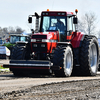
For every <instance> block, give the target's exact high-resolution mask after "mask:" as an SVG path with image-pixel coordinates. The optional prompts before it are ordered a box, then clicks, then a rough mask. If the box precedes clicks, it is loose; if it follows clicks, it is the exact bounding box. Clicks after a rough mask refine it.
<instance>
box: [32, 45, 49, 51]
mask: <svg viewBox="0 0 100 100" xmlns="http://www.w3.org/2000/svg"><path fill="white" fill-rule="evenodd" d="M32 48H33V52H47V43H32Z"/></svg>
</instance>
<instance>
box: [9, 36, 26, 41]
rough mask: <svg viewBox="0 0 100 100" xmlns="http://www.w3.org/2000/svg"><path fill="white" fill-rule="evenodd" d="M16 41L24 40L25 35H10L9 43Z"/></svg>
mask: <svg viewBox="0 0 100 100" xmlns="http://www.w3.org/2000/svg"><path fill="white" fill-rule="evenodd" d="M17 41H23V42H25V41H26V37H25V36H11V37H10V43H16V42H17Z"/></svg>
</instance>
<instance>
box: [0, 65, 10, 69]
mask: <svg viewBox="0 0 100 100" xmlns="http://www.w3.org/2000/svg"><path fill="white" fill-rule="evenodd" d="M0 69H8V68H3V67H1V65H0Z"/></svg>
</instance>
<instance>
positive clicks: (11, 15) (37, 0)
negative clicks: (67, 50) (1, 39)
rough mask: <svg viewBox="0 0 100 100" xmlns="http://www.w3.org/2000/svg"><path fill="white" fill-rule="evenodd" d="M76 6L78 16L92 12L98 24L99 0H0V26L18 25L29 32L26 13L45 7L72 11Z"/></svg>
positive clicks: (99, 14)
mask: <svg viewBox="0 0 100 100" xmlns="http://www.w3.org/2000/svg"><path fill="white" fill-rule="evenodd" d="M76 8H77V9H78V11H79V12H78V17H79V18H81V16H82V15H84V13H86V12H91V11H92V12H94V13H95V14H96V16H97V20H98V24H99V26H100V21H99V20H100V12H99V11H100V0H0V27H2V28H3V27H9V26H13V27H16V26H19V27H21V28H22V29H25V30H26V32H29V30H30V28H29V26H28V22H27V19H28V15H30V14H34V12H38V14H41V11H45V10H47V9H49V10H51V11H52V10H53V11H56V10H57V11H69V12H74V11H75V9H76ZM99 26H98V27H99Z"/></svg>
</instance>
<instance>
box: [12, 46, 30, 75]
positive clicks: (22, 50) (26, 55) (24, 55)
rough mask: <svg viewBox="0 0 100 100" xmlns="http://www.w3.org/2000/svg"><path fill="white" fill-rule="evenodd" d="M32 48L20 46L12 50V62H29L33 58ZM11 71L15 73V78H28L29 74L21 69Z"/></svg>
mask: <svg viewBox="0 0 100 100" xmlns="http://www.w3.org/2000/svg"><path fill="white" fill-rule="evenodd" d="M30 50H31V49H30V46H28V45H27V46H25V45H23V46H19V45H16V46H15V47H14V48H13V49H12V54H11V60H29V59H30V58H31V56H30V53H31V51H30ZM10 71H12V72H13V74H14V76H26V74H27V73H25V72H23V70H20V69H17V70H15V69H13V68H11V69H10Z"/></svg>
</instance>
